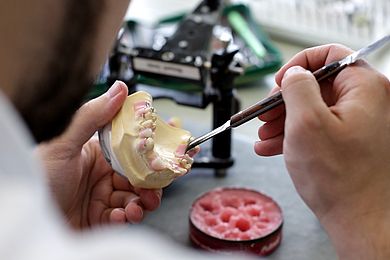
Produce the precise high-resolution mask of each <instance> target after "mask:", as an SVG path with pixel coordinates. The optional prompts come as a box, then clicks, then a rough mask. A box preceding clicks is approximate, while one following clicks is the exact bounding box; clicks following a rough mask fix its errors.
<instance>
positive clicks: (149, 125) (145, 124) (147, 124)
mask: <svg viewBox="0 0 390 260" xmlns="http://www.w3.org/2000/svg"><path fill="white" fill-rule="evenodd" d="M141 126H142V127H143V128H145V129H146V128H151V129H153V127H154V128H155V127H156V124H155V123H154V122H153V121H152V120H146V121H144V122H142V123H141Z"/></svg>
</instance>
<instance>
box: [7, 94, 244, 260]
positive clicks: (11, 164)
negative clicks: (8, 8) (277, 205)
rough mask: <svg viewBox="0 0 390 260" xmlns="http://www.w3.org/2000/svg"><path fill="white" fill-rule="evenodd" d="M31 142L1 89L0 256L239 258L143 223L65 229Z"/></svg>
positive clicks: (142, 259)
mask: <svg viewBox="0 0 390 260" xmlns="http://www.w3.org/2000/svg"><path fill="white" fill-rule="evenodd" d="M33 149H34V143H33V141H32V138H31V135H30V134H29V133H28V131H27V130H26V127H25V125H24V124H23V123H22V121H21V120H20V117H19V116H18V114H17V113H16V112H15V111H14V109H13V108H12V106H11V105H10V103H9V102H8V101H7V100H6V99H5V98H4V96H3V95H1V93H0V259H2V260H12V259H29V260H31V259H37V260H45V259H47V260H53V259H56V260H61V259H64V260H65V259H66V260H70V259H72V260H74V259H77V260H79V259H80V260H81V259H94V260H99V259H102V260H103V259H107V260H108V259H109V260H119V259H124V260H125V259H126V260H130V259H140V260H148V259H159V260H160V259H161V260H162V259H189V260H190V259H224V260H226V259H229V258H230V257H231V259H242V258H243V257H242V256H239V257H237V256H230V257H228V256H226V255H218V256H217V255H214V256H213V257H212V256H210V255H209V254H205V253H201V252H199V251H196V252H195V251H193V250H189V249H187V248H184V247H182V246H179V245H177V244H174V243H173V242H171V241H169V239H168V238H167V237H164V236H162V235H159V234H156V233H155V232H153V231H151V230H146V229H145V227H138V228H131V229H130V228H128V227H126V226H122V227H116V228H112V227H111V228H108V227H107V228H104V229H103V228H99V229H96V230H94V231H85V232H74V231H72V230H70V229H69V227H68V226H67V224H66V223H65V220H64V219H63V217H62V215H61V214H60V212H59V210H57V208H56V206H55V204H54V202H53V200H52V199H51V198H50V195H49V194H50V193H49V192H48V189H47V187H48V186H47V185H46V184H45V179H44V175H43V174H42V169H41V166H40V165H39V162H38V161H37V160H36V158H34V153H33Z"/></svg>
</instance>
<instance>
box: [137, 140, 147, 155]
mask: <svg viewBox="0 0 390 260" xmlns="http://www.w3.org/2000/svg"><path fill="white" fill-rule="evenodd" d="M145 147H146V139H141V140H140V141H139V142H138V144H137V151H138V152H139V153H144V152H145Z"/></svg>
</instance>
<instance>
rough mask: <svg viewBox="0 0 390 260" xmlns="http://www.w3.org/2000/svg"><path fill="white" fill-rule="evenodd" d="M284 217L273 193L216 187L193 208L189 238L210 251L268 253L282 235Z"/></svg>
mask: <svg viewBox="0 0 390 260" xmlns="http://www.w3.org/2000/svg"><path fill="white" fill-rule="evenodd" d="M282 225H283V217H282V211H281V209H280V207H279V206H278V205H277V203H276V202H275V201H274V200H273V199H271V198H270V197H268V196H266V195H264V194H262V193H260V192H258V191H255V190H250V189H245V188H230V187H228V188H217V189H214V190H211V191H209V192H207V193H205V194H203V195H201V196H200V197H199V198H198V199H196V200H195V202H194V203H193V204H192V207H191V210H190V239H191V241H192V243H193V244H194V245H195V246H197V247H200V248H203V249H206V250H209V251H224V252H226V251H228V252H229V251H230V252H234V251H241V252H250V253H255V254H257V255H262V256H264V255H268V254H270V253H272V252H273V251H274V250H275V249H276V248H277V247H278V246H279V244H280V242H281V239H282Z"/></svg>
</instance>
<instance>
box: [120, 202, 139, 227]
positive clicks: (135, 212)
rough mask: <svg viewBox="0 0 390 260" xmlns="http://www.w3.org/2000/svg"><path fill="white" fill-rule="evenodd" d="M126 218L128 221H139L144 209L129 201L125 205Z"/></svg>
mask: <svg viewBox="0 0 390 260" xmlns="http://www.w3.org/2000/svg"><path fill="white" fill-rule="evenodd" d="M125 214H126V219H127V221H128V222H130V223H139V222H141V221H142V219H143V217H144V211H143V210H142V208H141V207H140V206H139V205H138V204H137V203H134V202H131V203H129V204H128V205H127V206H126V207H125Z"/></svg>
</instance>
